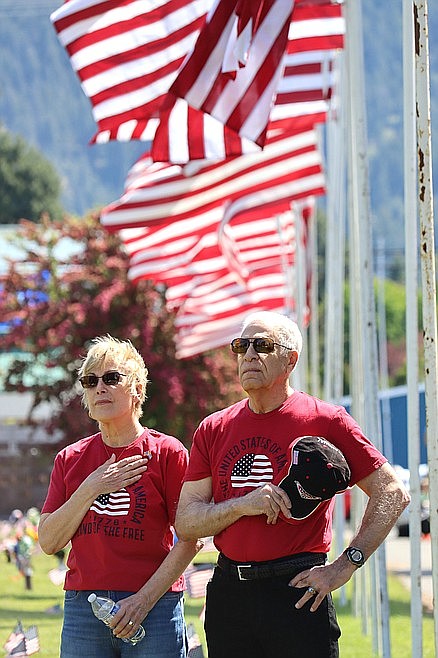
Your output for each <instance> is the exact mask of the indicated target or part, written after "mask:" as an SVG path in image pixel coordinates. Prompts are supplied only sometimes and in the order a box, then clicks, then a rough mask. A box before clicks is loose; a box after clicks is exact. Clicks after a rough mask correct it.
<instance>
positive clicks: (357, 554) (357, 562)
mask: <svg viewBox="0 0 438 658" xmlns="http://www.w3.org/2000/svg"><path fill="white" fill-rule="evenodd" d="M344 553H345V555H346V556H347V558H348V559H349V560H350V562H351V564H354V566H355V567H362V566H363V565H364V564H365V556H364V554H363V553H362V551H361V550H360V548H357V547H356V546H349V547H348V548H346V549H345V551H344Z"/></svg>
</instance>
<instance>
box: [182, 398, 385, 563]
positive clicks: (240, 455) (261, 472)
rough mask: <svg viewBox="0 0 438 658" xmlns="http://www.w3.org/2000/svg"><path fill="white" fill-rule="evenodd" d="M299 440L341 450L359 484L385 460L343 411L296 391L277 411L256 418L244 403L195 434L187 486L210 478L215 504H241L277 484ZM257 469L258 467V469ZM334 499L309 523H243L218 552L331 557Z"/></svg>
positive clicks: (219, 540)
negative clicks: (319, 439) (258, 490)
mask: <svg viewBox="0 0 438 658" xmlns="http://www.w3.org/2000/svg"><path fill="white" fill-rule="evenodd" d="M300 436H321V437H324V438H325V439H327V440H328V441H330V443H332V444H334V445H335V446H337V447H338V448H339V449H340V450H341V451H342V453H343V454H344V456H345V458H346V460H347V462H348V464H349V466H350V470H351V480H350V485H353V484H355V483H356V482H358V481H360V480H361V479H363V478H364V477H366V476H367V475H370V474H371V473H372V472H373V471H374V470H376V469H377V468H379V467H380V466H381V465H382V464H383V463H384V462H386V461H387V460H386V459H385V457H384V456H383V455H382V454H381V453H380V452H379V451H378V450H377V449H376V448H375V446H374V445H373V444H372V443H371V442H370V441H369V440H368V439H367V438H366V437H365V436H364V434H363V432H362V430H361V429H360V427H359V426H358V424H357V423H356V422H355V421H354V419H353V418H352V417H351V416H350V415H349V414H348V413H347V412H346V411H345V409H344V408H343V407H340V406H336V405H333V404H329V403H327V402H323V401H321V400H319V399H317V398H315V397H312V396H310V395H308V394H306V393H301V392H297V391H295V392H294V393H293V394H292V395H291V396H290V397H289V398H288V399H287V400H286V401H285V402H284V403H283V404H282V405H281V406H280V407H278V408H277V409H275V410H273V411H271V412H269V413H265V414H256V413H254V412H252V411H251V410H250V408H249V406H248V401H247V400H242V401H240V402H238V403H237V404H235V405H232V406H231V407H228V408H227V409H224V410H222V411H218V412H216V413H213V414H211V415H210V416H208V417H207V418H205V419H204V420H203V421H202V422H201V424H200V425H199V427H198V429H197V430H196V432H195V435H194V439H193V445H192V449H191V452H190V462H189V467H188V470H187V473H186V476H185V478H184V479H185V481H193V480H201V479H203V478H207V477H211V478H212V487H213V498H214V501H215V502H216V503H219V502H221V501H224V500H229V499H230V498H236V497H239V496H244V495H245V494H247V493H249V492H250V491H252V490H253V489H254V487H257V486H260V485H263V484H265V483H269V482H273V483H274V484H278V475H279V473H280V471H281V469H282V468H283V467H284V465H285V464H286V461H287V448H288V446H289V444H290V443H291V442H292V441H294V440H295V439H297V438H298V437H300ZM255 464H256V465H257V467H254V465H255ZM333 505H334V499H332V500H330V501H325V502H323V503H322V504H321V505H319V506H318V508H317V509H316V510H315V512H314V513H313V514H311V515H310V516H309V517H307V518H306V519H301V520H288V521H287V522H286V521H284V520H283V519H282V518H281V517H279V519H278V521H277V523H276V524H274V525H268V524H267V523H266V516H265V515H259V516H245V517H242V518H240V519H239V520H238V521H236V522H235V523H233V524H232V525H230V526H229V527H228V528H226V529H225V530H223V531H222V532H220V533H219V534H218V535H217V536H216V537H215V540H214V541H215V545H216V547H217V548H218V550H220V551H221V552H223V553H224V554H225V555H226V556H227V557H228V558H230V559H231V560H235V561H238V562H253V561H264V560H273V559H276V558H281V557H285V556H287V555H293V554H295V553H301V552H307V551H309V552H323V553H327V552H328V551H329V550H330V544H331V540H332V511H333Z"/></svg>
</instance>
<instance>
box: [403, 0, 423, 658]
mask: <svg viewBox="0 0 438 658" xmlns="http://www.w3.org/2000/svg"><path fill="white" fill-rule="evenodd" d="M403 96H404V102H403V118H404V120H403V124H404V130H403V135H404V138H403V141H404V208H405V273H406V274H405V279H406V346H407V349H406V369H407V389H408V390H407V413H408V467H409V471H410V478H409V480H410V482H409V486H410V492H411V503H410V510H411V514H410V519H409V542H410V551H411V643H412V652H411V653H412V656H418V658H422V656H423V622H422V620H423V606H422V601H421V547H420V541H421V519H420V504H421V502H420V477H419V464H420V409H419V394H418V310H417V295H418V255H417V253H418V251H417V250H418V239H417V235H418V217H417V194H416V189H417V173H416V172H417V167H416V158H417V156H416V150H417V149H416V143H417V142H416V134H415V130H416V129H415V54H414V15H413V4H412V0H403Z"/></svg>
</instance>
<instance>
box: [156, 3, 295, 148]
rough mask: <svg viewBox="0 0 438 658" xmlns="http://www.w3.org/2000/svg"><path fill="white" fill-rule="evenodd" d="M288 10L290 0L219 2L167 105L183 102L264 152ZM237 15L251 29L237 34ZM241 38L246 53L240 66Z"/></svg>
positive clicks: (280, 69) (285, 39)
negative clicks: (243, 15) (241, 12)
mask: <svg viewBox="0 0 438 658" xmlns="http://www.w3.org/2000/svg"><path fill="white" fill-rule="evenodd" d="M292 8H293V0H240V1H237V0H236V1H235V2H230V1H229V0H218V1H217V2H216V3H215V5H214V7H213V8H212V10H211V11H210V12H209V14H208V16H207V19H206V22H205V24H204V27H203V28H202V30H201V32H200V34H199V36H198V39H197V41H196V43H195V46H194V48H193V51H192V52H191V53H190V55H189V57H188V58H187V59H186V61H185V62H184V64H183V65H182V66H181V68H180V70H179V72H178V76H177V77H176V78H175V81H174V82H173V84H172V85H171V87H170V89H169V93H168V99H167V100H168V102H170V103H171V104H173V101H174V99H177V98H182V99H184V100H185V101H186V102H187V103H188V105H189V106H190V107H192V108H195V109H196V110H200V111H201V112H205V113H207V114H209V115H211V116H212V117H213V118H215V119H217V120H218V121H219V122H220V123H222V124H223V125H224V126H226V127H228V128H229V129H231V130H232V131H234V132H235V133H236V134H237V135H238V136H239V137H245V138H247V139H249V140H251V141H252V142H255V143H256V144H258V145H259V146H263V144H264V143H265V139H266V130H267V125H268V121H269V114H270V111H271V108H272V105H273V102H274V99H275V93H276V90H277V87H278V82H279V79H280V77H281V74H282V67H281V61H282V58H283V55H284V53H285V51H286V46H287V39H288V31H289V23H290V19H291V14H292ZM239 9H243V12H244V13H245V20H244V22H246V27H248V26H252V27H250V28H249V30H248V29H245V30H244V31H243V32H242V31H240V33H239V27H238V25H239V19H240V18H241V16H240V17H239V15H238V12H239ZM255 14H257V17H256V16H255ZM242 38H243V40H244V41H245V42H246V48H244V51H245V52H244V54H243V55H242V56H241V57H240V61H238V60H239V57H238V56H237V55H236V50H239V49H240V50H241V48H240V43H239V39H240V40H242ZM231 60H232V61H231ZM231 71H232V75H230V72H231ZM157 137H158V135H157V136H156V137H155V140H157ZM155 140H154V141H155Z"/></svg>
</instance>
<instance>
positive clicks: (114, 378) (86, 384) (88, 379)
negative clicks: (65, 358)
mask: <svg viewBox="0 0 438 658" xmlns="http://www.w3.org/2000/svg"><path fill="white" fill-rule="evenodd" d="M122 377H126V375H123V374H122V373H121V372H117V371H116V370H110V371H109V372H106V373H105V374H103V375H102V376H101V377H98V376H97V375H84V376H83V377H80V378H79V381H80V382H81V385H82V388H96V386H97V384H98V383H99V379H101V380H102V381H103V383H104V384H106V385H107V386H117V384H118V383H119V382H120V380H121V379H122Z"/></svg>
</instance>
